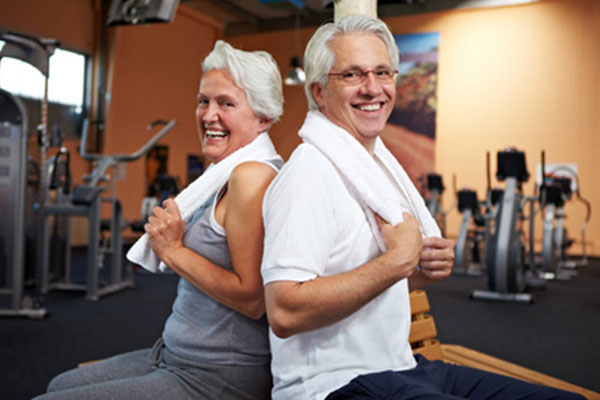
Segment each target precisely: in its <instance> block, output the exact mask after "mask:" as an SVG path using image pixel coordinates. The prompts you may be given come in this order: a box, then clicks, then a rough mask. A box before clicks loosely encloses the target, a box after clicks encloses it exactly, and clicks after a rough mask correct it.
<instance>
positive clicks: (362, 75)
mask: <svg viewBox="0 0 600 400" xmlns="http://www.w3.org/2000/svg"><path fill="white" fill-rule="evenodd" d="M382 70H385V69H381V68H369V69H366V70H363V69H360V68H350V69H348V70H346V71H343V72H330V73H328V74H327V77H332V76H333V77H338V78H340V79H341V80H342V81H344V82H345V83H348V84H351V85H357V84H361V83H363V82H364V81H365V80H366V79H367V76H369V72H372V73H373V76H374V77H375V80H377V81H378V82H382V81H381V80H379V79H377V75H376V72H378V71H382ZM348 72H356V73H358V72H360V77H359V80H357V81H356V82H348V81H346V80H345V79H344V75H345V74H347V73H348ZM389 72H390V83H391V82H394V81H395V80H396V77H397V76H398V70H389ZM383 82H387V81H383Z"/></svg>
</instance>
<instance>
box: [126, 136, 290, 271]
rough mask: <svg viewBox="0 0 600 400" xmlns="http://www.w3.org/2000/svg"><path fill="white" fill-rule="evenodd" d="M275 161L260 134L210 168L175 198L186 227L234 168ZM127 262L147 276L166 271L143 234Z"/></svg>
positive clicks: (269, 145)
mask: <svg viewBox="0 0 600 400" xmlns="http://www.w3.org/2000/svg"><path fill="white" fill-rule="evenodd" d="M275 160H280V161H281V163H283V160H282V159H281V157H279V155H278V154H277V151H276V150H275V147H274V146H273V143H272V142H271V139H270V138H269V135H268V134H267V133H266V132H263V133H261V134H260V135H258V137H257V138H256V139H254V140H253V141H252V142H251V143H250V144H248V145H246V146H244V147H242V148H240V149H238V150H236V151H235V152H233V153H231V154H230V155H229V156H227V157H226V158H225V159H223V160H221V161H219V162H218V163H216V164H211V165H210V166H209V167H208V168H207V169H206V171H204V173H203V174H202V175H200V176H199V177H198V178H197V179H196V180H195V181H194V182H192V183H190V184H189V185H188V186H187V187H186V188H185V189H183V190H182V191H181V193H179V194H178V195H177V196H176V197H175V202H176V203H177V206H178V207H179V212H180V213H181V219H182V220H183V222H184V223H185V224H188V223H189V222H190V221H191V219H192V217H193V215H194V212H195V211H196V210H198V209H199V208H200V207H202V206H203V205H204V203H206V201H207V200H208V199H209V198H210V197H211V196H212V195H213V194H215V193H216V192H217V191H218V190H219V189H221V188H222V187H223V185H225V183H227V181H228V180H229V176H230V175H231V172H232V171H233V169H234V168H235V167H236V166H237V165H239V164H241V163H243V162H247V161H275ZM127 259H128V260H129V261H131V262H132V263H135V264H138V265H141V266H142V267H144V268H145V269H147V270H148V271H151V272H157V271H158V270H159V269H160V270H161V271H163V272H164V271H165V270H166V269H167V266H166V265H165V264H164V263H163V262H161V261H160V260H159V259H158V257H156V255H155V254H154V252H153V251H152V247H151V246H150V242H149V241H148V235H147V234H144V235H143V236H142V237H141V238H139V239H138V241H137V242H135V244H134V245H133V246H132V247H131V249H130V250H129V252H128V253H127Z"/></svg>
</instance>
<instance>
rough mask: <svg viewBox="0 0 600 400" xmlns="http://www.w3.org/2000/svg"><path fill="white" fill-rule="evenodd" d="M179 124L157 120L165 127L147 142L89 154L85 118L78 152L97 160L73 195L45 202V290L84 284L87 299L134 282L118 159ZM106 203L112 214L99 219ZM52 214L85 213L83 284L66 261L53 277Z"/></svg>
mask: <svg viewBox="0 0 600 400" xmlns="http://www.w3.org/2000/svg"><path fill="white" fill-rule="evenodd" d="M175 124H176V121H175V120H171V121H169V122H167V121H163V120H157V121H155V122H153V123H152V124H150V125H149V126H148V130H152V129H154V128H155V127H156V126H158V125H161V126H163V127H162V129H161V130H160V131H159V132H158V133H156V134H155V135H154V136H153V137H152V138H151V139H150V140H149V141H148V142H146V143H145V144H144V145H143V146H142V147H140V148H139V149H138V150H137V151H135V152H133V153H131V154H90V153H87V152H86V151H85V144H86V142H87V123H84V128H83V135H82V139H81V145H80V147H79V149H80V155H81V157H82V158H83V159H85V160H87V161H91V162H92V163H94V165H95V167H94V169H93V171H92V173H91V174H90V175H88V176H86V177H84V182H83V184H82V185H79V186H77V187H75V189H74V191H73V193H72V195H71V197H70V201H68V202H57V203H56V204H47V205H46V207H45V213H44V219H43V221H44V223H43V239H42V244H43V247H42V249H43V250H42V252H43V255H44V257H43V268H42V276H43V279H42V290H43V292H44V293H46V292H47V291H49V290H51V289H62V290H83V291H85V293H86V299H87V300H91V301H96V300H98V299H99V298H100V297H101V296H104V295H106V294H110V293H114V292H117V291H120V290H123V289H126V288H130V287H133V286H134V282H133V270H132V268H131V265H130V264H126V267H127V268H126V269H124V268H123V256H122V247H123V240H122V229H123V228H124V227H125V226H126V224H125V222H124V221H123V214H122V208H121V203H120V201H119V200H118V199H117V197H116V179H115V177H114V173H115V168H117V167H118V166H119V165H120V164H124V163H127V162H132V161H135V160H137V159H138V158H140V157H141V156H143V155H144V154H146V153H147V152H148V151H150V150H151V149H152V147H153V146H154V145H155V144H156V142H158V140H160V139H161V138H162V137H164V136H165V135H166V134H167V133H168V132H169V131H170V130H171V129H172V128H173V127H174V126H175ZM109 171H110V172H111V173H109ZM107 191H108V193H107ZM102 203H108V204H109V206H110V210H111V213H110V215H111V216H110V218H109V219H108V220H102V219H101V206H102ZM51 216H54V217H56V216H68V217H72V216H83V217H85V218H87V220H88V222H89V229H88V248H87V263H86V264H87V267H86V283H85V284H81V283H75V282H73V281H72V279H71V276H70V270H69V266H68V265H65V266H64V268H65V273H64V274H63V277H64V278H63V279H62V280H59V281H57V282H51V279H50V265H49V257H48V255H49V251H50V242H51V241H50V230H49V222H48V221H49V218H50V217H51ZM107 255H109V256H110V276H109V279H108V281H107V282H101V281H100V270H101V269H102V268H104V264H105V258H106V256H107Z"/></svg>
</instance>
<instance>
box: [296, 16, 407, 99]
mask: <svg viewBox="0 0 600 400" xmlns="http://www.w3.org/2000/svg"><path fill="white" fill-rule="evenodd" d="M348 33H358V34H363V33H364V34H373V35H375V36H377V37H378V38H380V39H381V40H382V41H383V43H384V44H385V47H386V48H387V50H388V54H389V56H390V63H391V66H392V69H394V70H397V69H398V62H399V54H398V46H396V42H395V41H394V37H393V36H392V33H391V32H390V30H389V28H388V27H387V25H386V24H385V23H384V22H383V21H381V20H380V19H377V18H373V17H369V16H366V15H348V16H346V17H343V18H341V19H340V20H339V21H338V22H330V23H327V24H325V25H322V26H320V27H319V29H317V31H316V32H315V33H314V35H313V36H312V38H310V40H309V42H308V44H307V45H306V50H305V51H304V72H305V73H306V82H305V84H304V92H305V93H306V98H307V100H308V108H309V109H310V110H318V109H319V105H318V104H317V102H316V100H315V98H314V97H313V93H312V89H311V85H312V84H313V83H320V84H321V85H322V86H323V87H325V86H327V83H328V82H329V77H328V75H327V74H329V72H330V71H331V68H332V67H333V64H334V63H335V54H334V52H333V49H331V47H330V43H331V41H332V40H333V39H334V38H336V37H338V36H340V35H344V34H348Z"/></svg>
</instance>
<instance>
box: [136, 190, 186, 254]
mask: <svg viewBox="0 0 600 400" xmlns="http://www.w3.org/2000/svg"><path fill="white" fill-rule="evenodd" d="M144 229H145V230H146V233H147V234H148V239H149V241H150V245H151V246H152V250H154V253H155V254H156V256H157V257H158V258H160V259H161V260H163V261H164V262H166V259H165V258H166V257H168V256H169V254H172V253H173V252H174V251H176V250H177V249H179V248H181V247H183V243H182V239H183V234H184V232H185V224H184V223H183V221H182V219H181V214H180V213H179V207H177V203H175V201H174V200H173V199H167V200H165V202H164V203H163V208H161V207H154V208H153V209H152V215H151V216H150V217H149V218H148V223H147V224H146V225H144Z"/></svg>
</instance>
